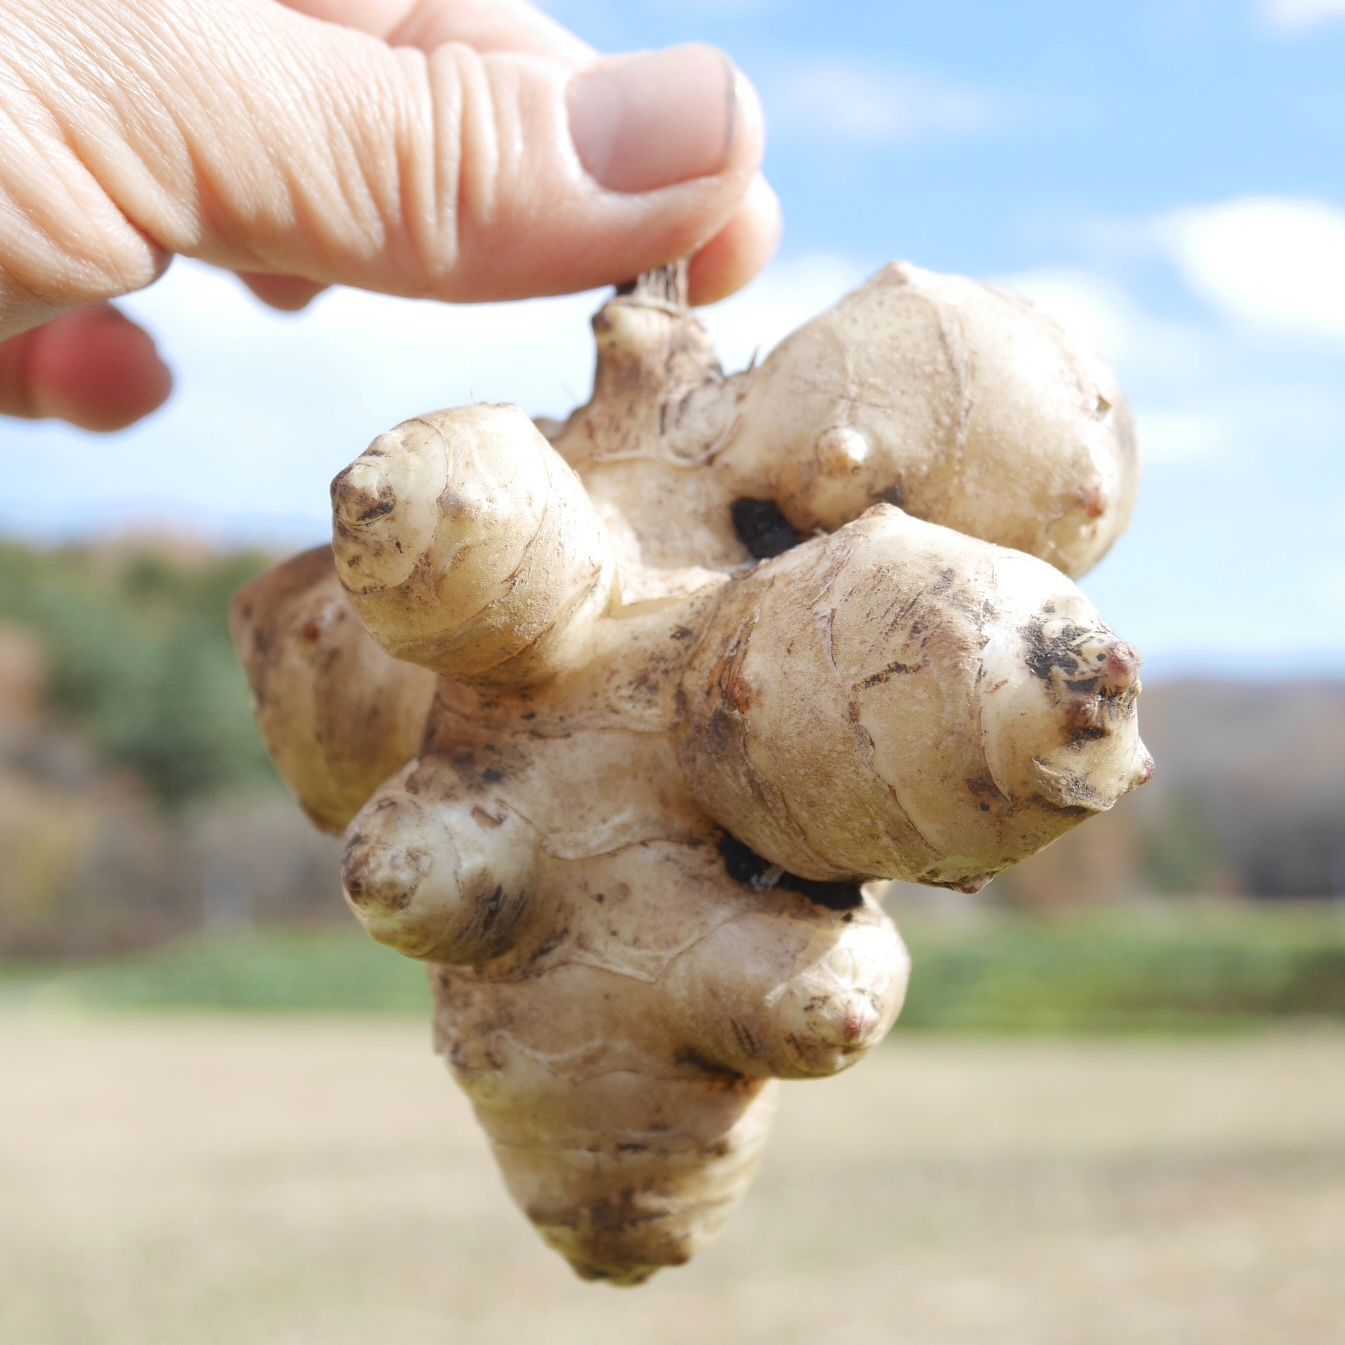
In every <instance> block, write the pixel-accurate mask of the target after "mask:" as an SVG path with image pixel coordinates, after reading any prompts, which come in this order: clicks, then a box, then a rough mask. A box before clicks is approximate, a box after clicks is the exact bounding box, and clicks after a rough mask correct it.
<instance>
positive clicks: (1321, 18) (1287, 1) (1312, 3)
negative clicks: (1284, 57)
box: [1261, 0, 1345, 32]
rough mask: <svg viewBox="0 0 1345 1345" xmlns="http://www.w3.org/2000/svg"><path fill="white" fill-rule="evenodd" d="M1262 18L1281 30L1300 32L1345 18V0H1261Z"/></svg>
mask: <svg viewBox="0 0 1345 1345" xmlns="http://www.w3.org/2000/svg"><path fill="white" fill-rule="evenodd" d="M1261 18H1262V20H1263V21H1264V22H1265V23H1267V24H1269V25H1270V27H1272V28H1275V29H1278V30H1279V31H1281V32H1299V31H1301V30H1302V29H1304V28H1315V27H1317V26H1318V25H1319V24H1323V23H1330V22H1331V21H1332V20H1333V19H1345V0H1261Z"/></svg>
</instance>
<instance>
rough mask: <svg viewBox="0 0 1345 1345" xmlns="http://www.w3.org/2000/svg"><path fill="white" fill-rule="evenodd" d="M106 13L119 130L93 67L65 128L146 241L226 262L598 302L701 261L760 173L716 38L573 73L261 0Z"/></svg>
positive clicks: (363, 282)
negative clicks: (678, 262)
mask: <svg viewBox="0 0 1345 1345" xmlns="http://www.w3.org/2000/svg"><path fill="white" fill-rule="evenodd" d="M68 2H69V0H67V3H68ZM55 7H57V8H60V7H63V6H61V5H60V4H59V3H58V5H57V6H55ZM77 8H80V9H83V10H85V11H86V12H87V6H77ZM102 16H103V18H102V26H103V27H104V28H105V30H106V31H105V33H104V35H103V41H104V43H105V46H106V50H107V55H108V58H109V59H108V61H107V63H106V64H105V65H104V66H103V68H102V72H101V74H100V76H99V78H98V79H97V85H98V88H97V95H98V101H99V102H100V103H101V104H102V105H103V108H104V117H105V124H104V125H103V126H102V127H90V125H89V124H88V111H89V100H88V91H87V83H88V78H87V77H88V66H87V64H85V63H83V62H81V64H80V75H81V78H82V79H83V81H84V92H83V94H82V96H81V97H80V99H79V100H78V102H77V104H76V106H77V107H78V108H79V110H80V112H81V114H82V118H83V119H82V120H81V121H79V122H78V123H77V124H72V125H71V126H70V128H69V132H68V134H69V135H70V137H71V138H72V139H73V140H74V142H75V143H76V144H77V146H78V148H79V152H80V154H81V157H82V159H83V160H84V162H85V163H86V164H87V165H88V166H89V168H90V170H91V172H92V173H93V175H94V176H95V177H96V178H97V179H98V181H99V182H100V183H101V184H102V185H103V186H104V189H105V190H106V191H107V192H108V193H109V195H110V196H111V197H112V198H113V201H114V203H115V204H116V206H117V207H118V208H119V209H120V210H121V211H122V212H123V213H124V214H125V216H126V218H127V219H128V220H129V221H130V223H131V224H132V225H134V226H135V227H136V228H138V229H139V230H140V231H141V232H142V233H143V234H145V235H147V236H148V237H149V238H150V239H151V240H153V242H155V243H156V244H158V245H159V246H161V247H163V248H166V249H168V250H170V251H172V252H178V253H184V254H186V255H189V256H196V257H201V258H204V259H206V260H208V261H211V262H215V263H218V264H221V265H224V266H228V267H231V268H232V269H235V270H255V271H266V272H281V273H287V274H293V275H299V276H303V277H306V278H307V279H310V280H313V281H317V282H323V283H330V282H338V283H344V284H352V285H358V286H361V287H364V288H368V289H376V290H385V291H388V292H392V293H400V294H413V295H423V296H433V297H436V298H440V299H455V300H484V299H499V298H514V297H520V296H524V295H532V294H549V293H559V292H563V291H568V290H575V289H585V288H590V287H594V286H597V285H602V284H606V283H610V282H613V281H620V280H626V279H630V278H632V277H633V276H635V275H637V274H638V273H639V272H641V271H645V270H648V269H649V268H650V267H651V266H655V265H658V264H661V263H663V262H666V261H669V260H672V259H673V258H674V257H677V256H682V255H686V254H689V253H691V252H693V251H695V249H696V248H697V247H699V246H700V245H701V244H702V243H704V242H706V241H707V240H708V239H709V238H711V237H712V236H713V235H715V234H716V233H717V232H718V231H719V230H720V229H721V228H722V227H723V226H724V225H725V224H726V223H727V222H728V221H729V219H730V218H731V217H732V216H733V215H734V212H735V209H736V207H737V206H738V203H739V201H740V200H741V198H742V197H743V195H744V193H745V192H746V190H747V188H748V186H749V184H750V182H751V180H752V177H753V175H754V173H755V171H756V169H757V166H758V164H759V161H760V156H761V117H760V110H759V107H758V104H757V101H756V97H755V94H754V93H753V92H752V90H751V88H750V86H749V85H748V84H747V82H746V81H745V80H744V79H743V78H742V77H741V76H740V75H739V74H738V73H737V72H736V71H735V70H734V68H733V67H732V66H731V65H730V63H729V62H728V61H727V59H726V58H725V57H724V56H722V55H721V54H720V53H719V52H717V51H715V50H714V49H713V48H709V47H702V46H685V47H677V48H673V49H671V50H668V51H662V52H655V53H649V54H642V55H637V56H631V57H625V58H619V59H616V60H608V61H603V62H599V63H597V64H596V65H593V66H590V67H588V68H585V69H578V70H577V69H576V68H575V67H573V66H567V65H563V64H561V63H559V62H556V61H553V60H550V59H547V58H545V57H541V56H536V55H528V54H516V53H496V52H491V53H485V54H482V53H478V52H476V51H474V50H472V49H471V48H468V47H465V46H462V45H460V44H456V43H452V44H447V45H445V46H442V47H439V48H436V49H434V50H432V51H429V52H423V51H420V50H413V49H410V48H395V47H391V46H389V45H387V44H386V43H384V42H382V41H381V40H379V39H377V38H375V37H371V36H369V35H367V34H365V33H361V32H357V31H355V30H353V29H349V28H344V27H341V26H339V25H335V24H330V23H323V22H320V21H318V20H315V19H311V18H308V17H306V16H304V15H302V14H299V13H296V12H294V11H291V10H288V9H285V8H283V7H281V6H278V5H275V4H271V3H262V2H261V0H209V2H208V3H207V0H174V2H173V3H168V0H138V3H135V4H130V3H111V2H110V0H105V3H104V5H103V6H102ZM165 34H167V36H165ZM151 113H152V115H151ZM109 130H112V131H114V132H115V134H114V135H109V134H108V131H109Z"/></svg>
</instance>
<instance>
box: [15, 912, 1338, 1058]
mask: <svg viewBox="0 0 1345 1345" xmlns="http://www.w3.org/2000/svg"><path fill="white" fill-rule="evenodd" d="M897 916H898V920H899V922H900V923H902V926H903V932H904V934H905V937H906V941H907V943H908V945H909V946H910V949H911V954H912V958H913V960H914V967H915V970H914V973H913V976H912V980H911V989H910V994H909V996H908V999H907V1003H906V1007H905V1009H904V1011H903V1013H902V1017H901V1027H900V1028H899V1031H900V1030H914V1029H934V1030H946V1031H959V1032H1045V1033H1077V1032H1102V1033H1145V1032H1192V1031H1218V1030H1228V1029H1234V1028H1247V1027H1254V1026H1256V1025H1258V1024H1266V1023H1270V1022H1273V1021H1276V1020H1283V1019H1288V1018H1294V1019H1299V1018H1302V1019H1310V1018H1321V1019H1336V1020H1343V1019H1345V915H1342V914H1341V913H1340V912H1339V911H1336V910H1333V909H1332V908H1330V907H1321V906H1318V907H1315V908H1308V909H1304V908H1293V909H1290V908H1279V907H1270V908H1266V907H1256V906H1252V905H1249V904H1245V903H1230V904H1227V905H1225V906H1220V907H1218V908H1216V909H1213V910H1206V911H1192V910H1189V909H1185V910H1183V909H1180V908H1176V907H1152V908H1146V911H1145V913H1143V914H1137V913H1134V912H1131V913H1126V914H1124V915H1123V914H1122V913H1120V912H1115V913H1112V914H1110V915H1089V916H1085V917H1069V918H1056V919H1050V920H1042V919H1038V918H1034V917H1029V916H1021V915H1008V914H1000V915H988V916H982V917H978V918H976V919H973V920H969V921H966V922H962V921H959V922H956V923H954V924H949V923H948V922H946V921H941V922H932V921H930V920H929V919H928V918H927V917H926V918H924V919H920V920H915V921H909V920H902V919H901V913H900V912H899V911H898V912H897ZM4 1000H9V1001H10V1002H16V1001H17V1002H19V1003H23V1002H28V1003H35V1004H45V1005H48V1006H51V1005H58V1006H67V1007H74V1008H85V1009H96V1010H103V1009H134V1010H146V1009H148V1010H163V1011H170V1010H171V1011H174V1012H177V1011H182V1010H204V1011H215V1010H231V1011H238V1010H257V1011H267V1012H333V1011H335V1012H342V1013H360V1014H367V1013H384V1012H392V1013H400V1012H412V1013H427V1012H428V1007H429V992H428V987H427V984H426V977H425V972H424V969H423V968H422V967H420V966H418V965H417V964H415V963H413V962H409V961H407V960H406V959H405V958H402V957H399V956H397V955H396V954H394V953H391V952H389V951H388V950H387V949H384V948H379V947H378V946H376V945H375V944H373V943H371V942H370V941H369V940H368V939H367V938H366V937H365V936H364V935H363V934H362V933H361V932H360V931H359V930H357V929H355V928H353V927H352V928H350V929H348V930H344V929H329V930H316V931H298V930H288V931H278V930H275V929H272V930H268V931H266V932H259V933H258V934H256V935H255V936H253V937H249V938H229V939H218V940H202V939H191V940H187V941H183V942H180V943H177V944H173V945H170V946H168V947H165V948H160V949H158V950H156V951H153V952H150V953H144V954H138V955H135V956H132V957H127V958H122V959H118V960H115V961H107V962H100V963H96V964H86V965H71V964H55V965H49V966H47V967H39V966H35V965H33V964H31V963H29V964H20V965H15V964H9V965H7V966H6V965H5V964H0V1001H4Z"/></svg>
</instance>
